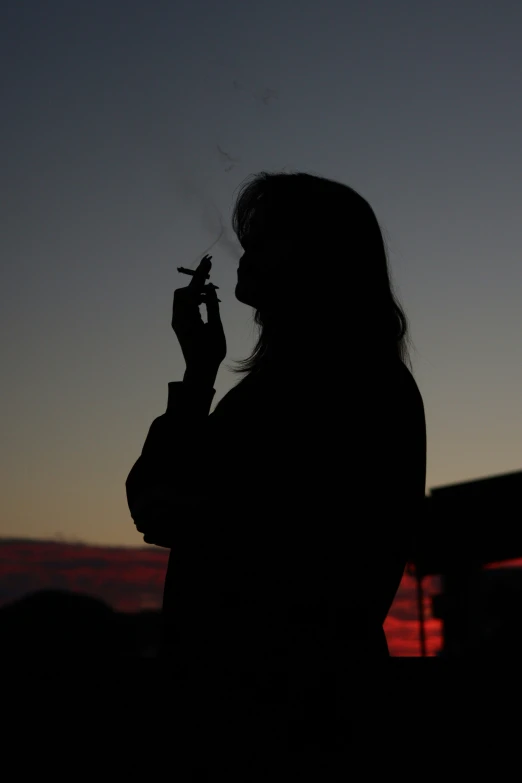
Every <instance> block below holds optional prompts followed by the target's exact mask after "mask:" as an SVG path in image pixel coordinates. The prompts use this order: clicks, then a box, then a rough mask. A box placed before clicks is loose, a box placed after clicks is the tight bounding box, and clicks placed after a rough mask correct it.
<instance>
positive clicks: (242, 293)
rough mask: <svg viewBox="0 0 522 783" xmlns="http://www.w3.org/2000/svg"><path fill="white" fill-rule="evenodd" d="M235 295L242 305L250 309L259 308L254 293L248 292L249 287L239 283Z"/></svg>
mask: <svg viewBox="0 0 522 783" xmlns="http://www.w3.org/2000/svg"><path fill="white" fill-rule="evenodd" d="M234 293H235V297H236V299H237V301H238V302H241V303H242V304H246V305H248V306H249V307H257V305H256V303H255V297H254V296H253V293H252V291H249V290H248V286H246V285H244V284H241V283H240V282H237V283H236V290H235V291H234Z"/></svg>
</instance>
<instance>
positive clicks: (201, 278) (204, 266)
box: [187, 255, 212, 290]
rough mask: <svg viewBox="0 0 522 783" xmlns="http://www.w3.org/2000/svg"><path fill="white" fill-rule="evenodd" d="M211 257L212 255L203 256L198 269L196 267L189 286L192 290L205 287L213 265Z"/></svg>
mask: <svg viewBox="0 0 522 783" xmlns="http://www.w3.org/2000/svg"><path fill="white" fill-rule="evenodd" d="M211 258H212V256H208V255H207V256H203V258H202V259H201V261H200V262H199V265H198V267H197V269H195V271H194V274H193V275H192V279H191V281H190V283H189V284H188V286H187V288H190V289H191V290H200V289H202V288H203V286H204V285H205V281H206V279H207V276H208V274H209V272H210V268H211V266H212V262H211V260H210V259H211Z"/></svg>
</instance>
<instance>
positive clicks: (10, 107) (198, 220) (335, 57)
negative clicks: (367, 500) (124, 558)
mask: <svg viewBox="0 0 522 783" xmlns="http://www.w3.org/2000/svg"><path fill="white" fill-rule="evenodd" d="M521 30H522V5H521V4H520V3H519V2H515V0H511V1H510V0H499V1H498V2H496V3H492V2H485V0H465V1H459V0H451V2H450V0H441V2H438V3H412V2H411V0H396V2H393V3H392V2H389V0H375V2H368V0H358V1H357V2H353V1H350V0H348V1H347V0H342V2H341V0H339V2H332V0H325V1H324V2H321V3H319V2H308V1H305V2H302V3H298V4H296V2H295V0H277V2H275V0H267V2H265V3H264V4H262V5H261V6H260V5H258V4H251V3H245V2H230V1H229V0H224V1H223V2H221V3H213V2H211V1H210V0H191V2H188V1H186V2H176V3H173V2H171V1H170V0H146V1H145V0H140V1H139V2H138V1H137V0H126V2H125V3H122V2H121V0H89V2H87V0H84V1H80V0H46V2H44V3H43V2H41V0H26V1H25V2H24V3H19V2H14V0H10V1H9V0H8V1H7V2H5V3H4V4H3V6H2V23H1V24H0V58H1V66H2V82H1V97H2V106H3V113H2V114H3V118H2V124H1V127H0V135H1V142H2V143H1V145H0V155H1V165H2V185H3V187H2V231H1V232H0V242H1V255H2V259H3V263H2V265H1V269H0V275H1V280H0V296H1V309H0V313H1V316H0V317H1V319H2V328H1V360H2V368H3V373H2V395H3V404H2V429H1V437H0V469H1V475H2V479H3V481H2V492H1V495H0V497H1V499H0V504H1V508H0V525H1V527H0V535H1V536H4V537H13V538H34V539H53V538H55V537H56V536H61V537H62V538H63V539H65V540H70V541H82V542H86V543H88V544H90V545H102V546H103V545H114V546H118V545H120V546H128V547H134V546H142V545H143V541H142V538H141V536H140V535H139V534H138V533H137V532H136V530H135V528H134V525H133V522H132V519H131V518H130V515H129V511H128V507H127V503H126V496H125V479H126V477H127V475H128V473H129V471H130V469H131V467H132V465H133V463H134V462H135V460H136V459H137V458H138V456H139V454H140V452H141V449H142V446H143V443H144V440H145V437H146V435H147V432H148V429H149V426H150V424H151V423H152V421H153V419H154V418H156V417H157V416H159V415H160V414H162V413H163V412H164V410H165V408H166V404H167V388H168V387H167V384H168V382H169V381H175V380H181V378H182V375H183V371H184V364H183V361H182V355H181V351H180V348H179V345H178V343H177V340H176V338H175V336H174V334H173V332H172V329H171V326H170V319H171V307H172V296H173V291H174V289H175V288H176V287H179V286H180V285H186V282H187V281H186V278H181V277H180V275H179V274H178V273H177V271H176V267H177V266H179V265H184V266H194V265H195V264H196V263H197V261H198V260H199V259H200V258H201V256H202V255H203V253H204V252H205V251H206V250H207V249H208V248H209V247H210V246H211V245H212V244H213V243H214V242H215V241H216V240H217V239H218V237H219V236H220V232H221V230H222V228H223V227H224V231H223V234H222V236H221V239H220V241H219V242H217V244H215V245H214V246H213V247H212V249H211V250H210V252H211V253H212V254H213V264H214V266H213V273H212V279H213V281H214V282H215V283H216V284H217V285H219V286H220V292H219V295H220V299H221V300H222V304H221V311H222V318H223V323H224V327H225V331H226V335H227V340H228V356H227V360H226V361H227V362H231V361H232V360H233V359H237V358H242V357H245V356H246V355H248V353H249V352H250V350H251V348H252V346H253V341H254V334H255V333H254V332H253V327H252V320H251V316H252V313H251V310H250V309H249V308H248V307H246V306H244V305H242V304H240V303H238V302H237V301H235V299H234V296H233V291H234V285H235V274H236V268H237V261H238V257H239V254H238V245H237V242H236V241H235V239H234V237H233V234H232V231H231V229H230V225H229V223H230V212H231V206H232V203H233V199H234V194H235V193H237V188H238V186H239V185H240V184H241V182H242V181H243V180H244V179H245V178H246V177H247V176H249V175H251V174H253V173H256V172H258V171H260V170H280V169H283V168H286V169H287V170H305V171H308V172H311V173H317V174H321V175H324V176H327V177H331V178H334V179H338V180H340V181H341V182H344V183H346V184H349V185H351V186H352V187H354V188H355V189H356V190H358V191H359V192H360V193H361V194H362V195H363V196H365V197H366V198H367V199H368V200H369V202H370V204H371V205H372V206H373V208H374V210H375V212H376V214H377V217H378V219H379V220H380V222H381V225H382V227H383V229H384V232H385V236H386V239H387V242H388V246H389V251H390V268H391V271H392V276H393V280H394V282H395V286H396V291H397V294H398V297H399V299H400V301H401V303H402V304H403V306H404V309H405V311H406V314H407V316H408V318H409V321H410V326H411V338H412V340H413V343H414V350H413V351H412V354H411V359H412V365H413V374H414V376H415V378H416V380H417V384H418V386H419V389H420V391H421V393H422V396H423V399H424V405H425V411H426V422H427V435H428V466H427V482H426V490H427V492H429V490H430V488H433V487H437V486H441V485H445V484H449V483H456V482H460V481H466V480H470V479H474V478H479V477H483V476H488V475H494V474H500V473H505V472H511V471H515V470H519V469H520V467H521V466H520V444H521V442H522V417H521V415H520V397H521V391H522V342H521V340H520V300H521V295H522V264H521V263H520V247H521V240H522V225H521V221H520V206H521V201H522V178H521V177H520V171H521V169H522V141H521V139H522V102H521V101H520V99H519V98H520V94H521V89H522V51H521V48H520V32H521ZM348 241H349V237H348V236H347V242H348ZM322 261H324V264H325V271H324V272H322V270H321V263H318V269H317V280H316V285H317V288H318V289H320V288H321V286H323V285H325V284H326V283H327V281H328V277H327V274H328V272H327V268H329V267H331V265H332V264H334V263H335V260H334V259H331V258H325V259H323V260H322ZM326 265H328V267H327V266H326ZM361 339H363V333H362V332H361ZM308 372H309V374H310V377H311V376H312V375H316V374H317V373H322V372H323V369H322V366H321V362H320V357H317V359H314V361H313V362H311V364H310V366H309V368H308ZM236 380H237V376H233V375H232V374H231V373H230V372H229V371H228V370H227V369H226V367H225V366H224V365H223V366H222V368H221V370H220V373H219V375H218V379H217V384H216V391H217V393H216V396H215V399H214V405H215V404H216V403H217V402H218V401H219V400H220V399H221V398H222V397H223V395H224V394H225V393H226V392H227V391H228V389H229V388H230V387H231V386H232V385H233V384H234V383H235V382H236ZM215 457H216V459H219V454H216V455H215ZM233 490H234V476H233V475H231V476H230V493H232V492H233Z"/></svg>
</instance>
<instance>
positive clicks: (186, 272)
mask: <svg viewBox="0 0 522 783" xmlns="http://www.w3.org/2000/svg"><path fill="white" fill-rule="evenodd" d="M178 272H181V274H182V275H190V276H191V277H193V276H194V275H195V270H194V269H185V267H184V266H178ZM209 277H210V274H208V275H207V276H206V279H207V280H208V278H209ZM209 285H210V286H212V288H219V286H218V285H214V283H209ZM218 302H221V299H218Z"/></svg>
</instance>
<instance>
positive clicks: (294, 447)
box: [126, 361, 426, 670]
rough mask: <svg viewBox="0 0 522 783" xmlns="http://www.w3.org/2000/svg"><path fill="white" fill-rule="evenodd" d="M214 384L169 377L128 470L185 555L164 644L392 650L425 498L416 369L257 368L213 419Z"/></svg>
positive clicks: (242, 649) (331, 660)
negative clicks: (162, 403) (391, 618)
mask: <svg viewBox="0 0 522 783" xmlns="http://www.w3.org/2000/svg"><path fill="white" fill-rule="evenodd" d="M214 394H215V391H214V389H210V388H204V387H198V386H197V385H194V384H192V385H189V384H187V383H186V382H179V383H169V397H168V405H167V410H166V412H165V413H164V414H163V415H161V416H159V417H158V418H157V419H155V420H154V421H153V423H152V426H151V428H150V430H149V433H148V435H147V438H146V441H145V445H144V447H143V451H142V454H141V456H140V457H139V459H138V460H137V462H136V463H135V464H134V466H133V468H132V470H131V472H130V474H129V476H128V478H127V481H126V490H127V499H128V504H129V509H130V512H131V516H132V518H133V519H134V522H135V525H136V527H137V529H138V530H139V531H141V532H142V533H143V534H144V540H145V542H146V543H151V544H157V545H159V546H164V547H168V548H169V549H170V550H171V552H170V558H169V565H168V571H167V575H166V580H165V591H164V604H163V615H164V620H165V636H164V642H163V646H162V651H161V653H162V655H166V656H172V657H173V659H174V658H175V659H176V661H177V663H178V664H179V665H180V666H181V665H184V664H185V663H188V664H190V662H192V663H193V662H195V661H196V660H199V661H205V663H207V664H208V665H210V666H211V665H217V666H223V665H224V666H227V667H229V668H232V669H237V668H244V669H248V670H252V669H259V668H263V667H265V668H266V667H268V668H274V669H277V668H281V667H283V668H284V667H285V666H287V665H289V663H288V662H289V661H290V660H292V661H295V660H296V658H297V657H299V656H301V657H303V656H304V658H306V656H307V655H314V656H315V658H314V660H315V661H321V663H320V664H318V665H320V666H323V667H324V666H331V667H333V668H334V669H335V668H339V667H340V666H341V667H342V666H344V665H345V662H346V661H348V660H349V659H350V657H353V656H359V655H362V656H377V657H387V656H388V655H389V652H388V647H387V644H386V638H385V635H384V631H383V627H382V626H383V623H384V620H385V618H386V615H387V614H388V611H389V609H390V606H391V604H392V602H393V599H394V596H395V593H396V591H397V588H398V587H399V584H400V581H401V578H402V575H403V572H404V568H405V565H406V563H407V561H408V557H409V553H410V547H411V542H412V536H413V535H414V532H415V526H416V525H418V524H420V522H421V519H422V511H423V501H424V495H425V481H426V423H425V416H424V406H423V401H422V397H421V394H420V392H419V389H418V387H417V384H416V382H415V380H414V378H413V376H412V374H411V373H410V371H409V370H408V369H407V368H406V366H405V365H404V364H403V363H402V362H400V361H396V362H394V363H393V364H392V365H390V366H387V367H386V368H382V369H380V370H373V371H368V370H365V371H362V370H361V369H360V368H359V369H358V368H357V367H353V368H350V367H347V368H346V369H345V371H344V377H341V376H340V375H338V374H336V376H335V377H332V375H331V374H330V370H329V369H328V368H326V369H325V370H324V373H323V376H322V377H321V378H318V379H317V380H316V381H315V382H312V381H311V380H310V379H308V378H306V377H304V376H298V375H297V374H292V373H290V372H288V373H286V374H285V373H283V372H281V373H276V372H272V373H268V372H267V373H265V374H264V375H261V374H259V375H258V376H255V375H249V376H247V377H246V378H244V379H243V380H242V382H240V383H239V384H238V385H237V386H235V387H234V388H233V389H231V390H230V391H229V392H228V394H227V395H225V397H224V398H223V399H222V400H221V402H220V403H219V404H218V405H217V406H216V409H215V410H214V412H213V413H212V414H210V415H209V410H210V406H211V403H212V399H213V397H214ZM312 651H314V652H312ZM318 655H319V656H320V657H317V656H318ZM304 658H303V660H304ZM309 662H310V659H309ZM292 665H293V664H292ZM305 665H307V664H305ZM308 666H309V663H308Z"/></svg>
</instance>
